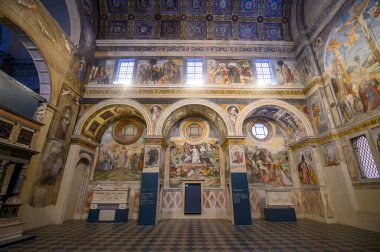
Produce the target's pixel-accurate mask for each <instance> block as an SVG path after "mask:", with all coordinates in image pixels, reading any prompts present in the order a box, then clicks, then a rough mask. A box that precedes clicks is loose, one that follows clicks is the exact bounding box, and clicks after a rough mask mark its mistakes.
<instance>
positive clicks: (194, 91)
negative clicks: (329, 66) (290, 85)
mask: <svg viewBox="0 0 380 252" xmlns="http://www.w3.org/2000/svg"><path fill="white" fill-rule="evenodd" d="M304 94H305V92H304V90H303V89H293V90H292V89H291V90H289V89H264V88H263V89H261V88H260V89H234V88H229V89H227V88H223V89H222V88H221V89H211V88H207V87H202V88H188V87H181V88H178V87H167V88H156V87H152V88H147V87H128V88H126V87H123V88H119V87H112V88H104V87H103V88H100V87H87V88H86V91H85V93H84V98H90V97H91V98H93V97H97V96H110V97H111V96H115V95H117V96H123V97H125V96H130V97H135V96H136V95H138V96H145V95H155V96H172V95H175V96H178V95H183V96H184V97H189V95H190V96H191V95H192V96H197V95H206V96H207V95H209V96H239V97H241V96H248V97H251V96H253V95H276V96H277V95H293V96H300V98H304Z"/></svg>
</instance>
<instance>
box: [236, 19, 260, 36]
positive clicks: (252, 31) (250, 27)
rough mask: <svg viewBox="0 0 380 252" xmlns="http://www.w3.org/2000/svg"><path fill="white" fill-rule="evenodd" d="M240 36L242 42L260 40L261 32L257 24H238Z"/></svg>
mask: <svg viewBox="0 0 380 252" xmlns="http://www.w3.org/2000/svg"><path fill="white" fill-rule="evenodd" d="M238 36H239V39H241V40H258V39H259V32H258V29H257V23H255V22H240V23H239V24H238Z"/></svg>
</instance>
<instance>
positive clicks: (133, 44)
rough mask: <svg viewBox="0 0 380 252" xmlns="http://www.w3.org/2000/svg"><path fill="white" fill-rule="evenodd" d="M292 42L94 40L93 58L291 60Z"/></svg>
mask: <svg viewBox="0 0 380 252" xmlns="http://www.w3.org/2000/svg"><path fill="white" fill-rule="evenodd" d="M294 49H295V43H294V42H283V41H281V42H268V41H266V42H263V41H261V42H252V41H250V42H248V43H247V41H228V42H226V41H204V40H191V41H183V40H179V41H175V40H171V41H162V40H161V41H160V40H154V41H149V42H147V41H146V40H133V41H128V40H98V41H97V48H96V53H95V56H96V57H107V56H126V55H128V56H138V55H142V54H146V55H149V56H167V54H168V53H174V54H175V55H176V56H205V55H207V54H211V55H212V56H218V55H220V56H234V57H236V56H244V57H251V56H256V57H261V56H262V57H264V56H265V57H267V56H268V55H273V56H276V57H294Z"/></svg>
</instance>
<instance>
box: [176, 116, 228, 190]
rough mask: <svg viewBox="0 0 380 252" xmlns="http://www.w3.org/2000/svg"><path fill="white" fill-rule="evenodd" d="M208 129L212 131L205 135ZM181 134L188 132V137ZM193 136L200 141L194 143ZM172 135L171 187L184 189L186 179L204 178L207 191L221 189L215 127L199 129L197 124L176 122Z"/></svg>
mask: <svg viewBox="0 0 380 252" xmlns="http://www.w3.org/2000/svg"><path fill="white" fill-rule="evenodd" d="M206 123H207V122H206ZM207 124H208V123H207ZM182 125H185V127H186V129H181V126H182ZM206 130H208V131H209V132H206V134H204V132H203V131H206ZM180 131H185V132H187V136H188V137H186V138H185V137H183V134H181V133H180ZM193 135H194V139H196V141H197V142H192V141H191V139H192V136H193ZM198 135H201V136H202V139H200V140H199V138H196V136H198ZM170 136H171V137H170V173H169V186H170V187H172V188H182V180H183V179H204V180H205V181H204V186H205V188H215V187H219V186H220V185H221V182H220V159H219V148H220V145H219V137H218V133H217V130H216V128H215V127H214V126H212V125H210V126H209V128H208V129H207V128H206V127H202V129H199V128H198V129H197V128H196V127H194V123H188V124H183V123H181V124H179V123H177V124H176V125H175V126H174V127H173V129H172V131H171V134H170ZM187 138H189V139H187Z"/></svg>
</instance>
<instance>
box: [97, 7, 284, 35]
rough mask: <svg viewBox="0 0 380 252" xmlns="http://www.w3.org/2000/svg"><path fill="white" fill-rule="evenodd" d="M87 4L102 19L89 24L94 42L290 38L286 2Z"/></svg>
mask: <svg viewBox="0 0 380 252" xmlns="http://www.w3.org/2000/svg"><path fill="white" fill-rule="evenodd" d="M93 2H94V3H96V4H97V5H98V6H99V13H102V14H104V15H105V16H107V18H105V19H103V18H99V20H97V21H98V22H99V24H97V25H96V26H95V24H94V26H95V27H99V33H98V38H99V39H125V38H128V39H141V38H144V39H189V40H193V39H202V40H225V39H234V40H236V39H239V40H247V41H252V40H256V41H257V40H281V41H284V40H285V41H290V40H291V36H290V31H289V27H290V22H288V20H289V18H290V4H291V1H290V0H270V1H269V0H268V1H263V2H260V1H257V0H244V1H233V0H209V1H204V0H203V1H202V0H159V1H156V0H134V1H127V2H129V4H128V3H126V1H121V0H117V1H115V0H105V1H104V0H102V1H100V0H98V1H93ZM121 14H122V15H121ZM257 17H259V18H258V19H257ZM208 24H210V26H209V28H208V27H207V26H208ZM235 24H236V25H235ZM259 27H260V29H259Z"/></svg>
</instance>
